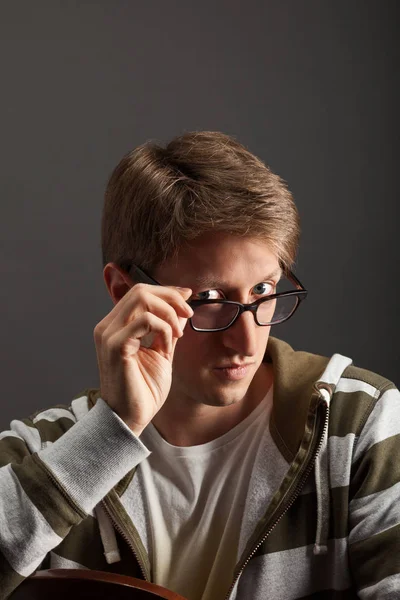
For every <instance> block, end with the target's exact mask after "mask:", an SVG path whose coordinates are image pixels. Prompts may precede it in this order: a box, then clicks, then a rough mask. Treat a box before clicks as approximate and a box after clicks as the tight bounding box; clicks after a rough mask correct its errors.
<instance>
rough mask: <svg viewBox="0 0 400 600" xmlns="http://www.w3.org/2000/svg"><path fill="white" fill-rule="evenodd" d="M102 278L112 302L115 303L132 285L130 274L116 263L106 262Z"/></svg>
mask: <svg viewBox="0 0 400 600" xmlns="http://www.w3.org/2000/svg"><path fill="white" fill-rule="evenodd" d="M103 279H104V283H105V284H106V288H107V291H108V293H109V294H110V296H111V300H112V301H113V303H114V304H117V303H118V302H119V301H120V300H121V298H123V296H125V294H126V293H127V292H128V291H129V290H130V289H131V288H132V287H133V285H134V282H133V280H132V278H131V276H130V275H129V274H128V273H127V272H126V271H124V269H121V267H119V266H118V265H117V264H116V263H108V264H106V266H105V267H104V269H103Z"/></svg>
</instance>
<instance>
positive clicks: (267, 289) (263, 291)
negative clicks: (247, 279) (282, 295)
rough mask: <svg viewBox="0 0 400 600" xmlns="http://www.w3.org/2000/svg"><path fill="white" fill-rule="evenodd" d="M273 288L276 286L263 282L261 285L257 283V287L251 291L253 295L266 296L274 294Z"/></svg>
mask: <svg viewBox="0 0 400 600" xmlns="http://www.w3.org/2000/svg"><path fill="white" fill-rule="evenodd" d="M275 288H276V285H275V284H274V283H268V282H266V281H263V282H262V283H257V285H255V286H254V288H253V290H254V293H255V294H257V295H266V296H268V295H269V294H274V293H275Z"/></svg>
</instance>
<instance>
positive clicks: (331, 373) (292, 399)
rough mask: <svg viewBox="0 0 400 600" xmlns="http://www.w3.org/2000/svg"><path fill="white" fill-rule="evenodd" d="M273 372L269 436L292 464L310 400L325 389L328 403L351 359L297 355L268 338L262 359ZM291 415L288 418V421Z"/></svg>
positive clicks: (336, 356)
mask: <svg viewBox="0 0 400 600" xmlns="http://www.w3.org/2000/svg"><path fill="white" fill-rule="evenodd" d="M264 360H265V362H270V363H272V367H273V371H274V404H273V409H272V416H271V434H272V436H273V438H274V441H275V443H276V444H277V446H278V448H279V449H280V451H281V452H282V454H283V456H284V457H285V458H286V460H288V461H289V462H291V461H292V460H293V459H294V457H295V455H296V453H297V451H298V449H299V446H300V443H301V440H302V438H303V435H304V428H305V425H306V419H307V414H308V412H309V410H310V406H311V401H312V398H313V396H314V395H315V393H316V392H318V390H321V389H326V390H327V391H328V394H329V399H328V395H325V398H326V399H327V401H328V402H329V400H330V398H331V397H332V394H333V393H334V391H335V388H336V385H337V384H338V382H339V379H340V378H341V376H342V373H343V371H344V370H345V369H346V368H347V367H348V366H349V365H350V364H351V363H352V361H351V359H350V358H347V357H346V356H342V355H341V354H334V355H333V356H332V357H331V358H327V357H325V356H319V355H317V354H311V353H309V352H303V351H301V352H300V351H296V350H293V348H292V347H291V346H290V345H289V344H287V343H286V342H284V341H282V340H279V339H278V338H274V337H270V338H269V340H268V345H267V350H266V353H265V357H264ZM288 415H290V418H289V417H288Z"/></svg>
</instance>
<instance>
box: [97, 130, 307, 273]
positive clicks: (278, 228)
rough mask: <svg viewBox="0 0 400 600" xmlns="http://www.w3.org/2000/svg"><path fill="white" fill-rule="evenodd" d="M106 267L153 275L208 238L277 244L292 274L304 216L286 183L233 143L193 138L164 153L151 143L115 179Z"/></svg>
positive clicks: (108, 204) (218, 137) (105, 237)
mask: <svg viewBox="0 0 400 600" xmlns="http://www.w3.org/2000/svg"><path fill="white" fill-rule="evenodd" d="M101 227H102V229H101V235H102V253H103V266H105V265H106V264H107V263H109V262H115V263H116V264H118V265H119V266H120V267H122V266H125V265H127V264H129V263H130V262H133V263H135V264H136V265H137V266H140V267H142V268H143V269H145V270H148V271H149V272H150V273H151V272H152V270H154V269H155V268H156V267H158V266H160V265H162V264H163V262H164V261H166V260H168V259H170V258H173V257H176V256H177V254H178V252H179V249H180V247H181V246H182V245H183V244H184V243H185V242H189V241H190V240H193V239H195V238H196V237H198V236H199V235H201V234H202V233H206V232H210V231H214V232H218V231H221V232H222V231H223V232H229V233H231V234H233V235H237V236H247V237H249V238H253V239H259V240H262V241H264V242H267V243H269V244H270V246H271V249H272V251H274V252H275V253H276V255H277V257H278V259H279V260H280V261H281V264H282V266H283V267H285V268H290V267H291V265H292V264H293V262H294V260H295V257H296V253H297V248H298V242H299V235H300V227H299V215H298V212H297V209H296V206H295V204H294V201H293V197H292V194H291V193H290V192H289V190H288V188H287V186H286V184H285V182H284V181H283V180H282V179H281V178H280V177H278V175H275V174H274V173H273V172H272V171H271V170H270V169H269V167H268V166H266V165H265V164H264V163H263V162H262V161H261V160H259V159H258V158H257V157H256V156H254V155H253V154H251V153H250V152H249V151H248V150H246V148H244V147H243V146H242V145H241V144H239V143H238V142H237V141H236V140H235V139H233V138H232V137H230V136H228V135H225V134H223V133H219V132H214V131H200V132H187V133H185V134H183V135H182V136H180V137H176V138H174V139H173V140H172V141H171V142H170V143H169V144H168V145H167V146H166V147H165V148H162V147H161V146H159V145H157V144H155V143H151V142H148V143H146V144H143V145H142V146H139V147H138V148H136V149H135V150H133V151H132V152H130V153H128V154H126V155H125V156H124V157H123V159H122V160H121V162H120V163H119V164H118V165H117V167H116V168H115V170H114V171H113V173H112V175H111V177H110V179H109V182H108V185H107V189H106V194H105V203H104V209H103V215H102V226H101Z"/></svg>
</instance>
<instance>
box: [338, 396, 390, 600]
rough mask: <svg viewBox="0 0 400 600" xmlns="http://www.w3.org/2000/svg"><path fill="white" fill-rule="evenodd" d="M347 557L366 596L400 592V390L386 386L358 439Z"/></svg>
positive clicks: (372, 599)
mask: <svg viewBox="0 0 400 600" xmlns="http://www.w3.org/2000/svg"><path fill="white" fill-rule="evenodd" d="M350 497H351V498H352V499H351V502H350V507H349V508H350V512H349V527H350V533H349V558H350V565H351V570H352V573H353V576H354V579H355V584H356V587H357V591H358V594H359V597H360V598H361V599H362V600H378V599H379V600H383V599H385V600H389V599H390V600H392V599H393V600H394V599H395V598H399V593H400V393H399V391H398V390H397V389H396V388H395V387H394V386H393V385H390V386H387V387H386V389H385V390H384V391H383V392H381V393H380V395H379V398H378V400H377V402H376V404H375V406H374V409H373V410H372V412H371V414H370V415H369V417H368V419H367V421H366V423H365V425H364V427H363V430H362V432H361V434H360V436H359V439H358V441H357V444H356V447H355V451H354V460H353V467H352V478H351V484H350Z"/></svg>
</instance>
